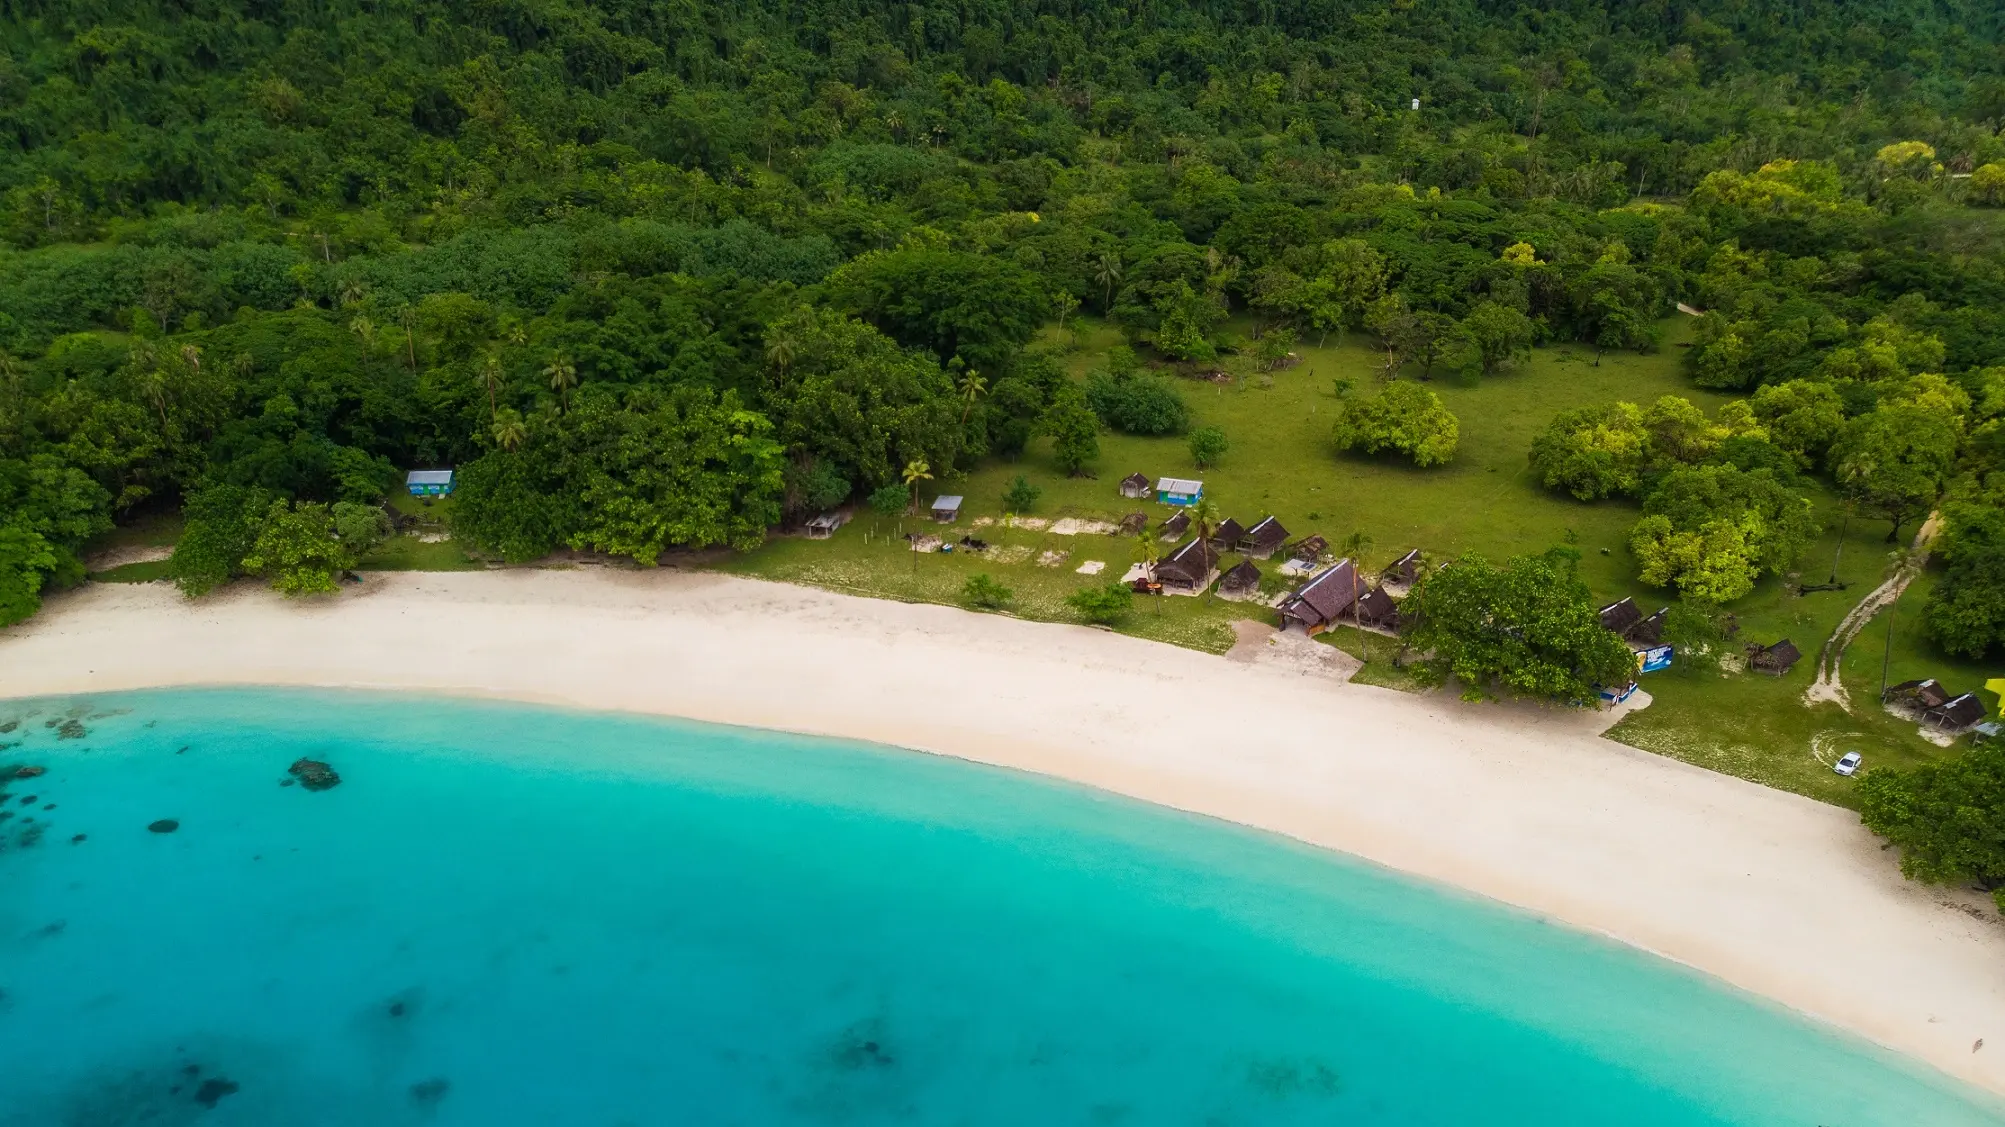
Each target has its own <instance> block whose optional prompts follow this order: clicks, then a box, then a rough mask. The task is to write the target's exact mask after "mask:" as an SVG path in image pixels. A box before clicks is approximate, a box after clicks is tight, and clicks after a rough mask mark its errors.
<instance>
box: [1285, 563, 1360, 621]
mask: <svg viewBox="0 0 2005 1127" xmlns="http://www.w3.org/2000/svg"><path fill="white" fill-rule="evenodd" d="M1360 586H1361V584H1359V582H1358V571H1357V567H1356V565H1355V564H1353V563H1352V562H1351V561H1350V560H1339V561H1337V562H1336V563H1335V564H1334V565H1332V566H1330V567H1326V568H1324V569H1323V570H1322V571H1319V572H1317V573H1316V574H1315V575H1314V576H1311V577H1310V579H1309V581H1308V582H1307V583H1304V584H1302V585H1301V586H1300V587H1298V588H1296V589H1295V593H1294V594H1293V595H1291V596H1289V598H1288V601H1287V602H1284V603H1282V604H1281V628H1282V629H1284V630H1285V629H1287V628H1288V627H1289V626H1290V625H1291V624H1292V625H1297V626H1300V627H1302V628H1303V629H1304V630H1307V631H1309V632H1310V633H1312V634H1313V633H1315V632H1316V631H1318V630H1321V629H1323V628H1325V627H1327V626H1329V625H1330V624H1331V623H1333V622H1335V621H1336V620H1337V616H1338V615H1341V614H1343V613H1344V612H1345V611H1346V610H1349V609H1350V606H1351V604H1352V603H1354V602H1356V601H1357V599H1358V593H1359V590H1358V589H1359V587H1360Z"/></svg>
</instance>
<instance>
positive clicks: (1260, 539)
mask: <svg viewBox="0 0 2005 1127" xmlns="http://www.w3.org/2000/svg"><path fill="white" fill-rule="evenodd" d="M1287 542H1288V530H1287V529H1286V528H1283V527H1282V526H1281V522H1280V521H1278V520H1275V519H1274V518H1273V517H1271V516H1267V517H1262V518H1260V521H1259V522H1258V523H1257V524H1255V525H1254V526H1253V527H1252V528H1249V529H1247V530H1246V532H1245V534H1244V535H1242V536H1240V538H1239V550H1240V551H1242V552H1245V553H1246V554H1247V555H1249V556H1253V557H1254V558H1256V559H1263V560H1264V559H1266V558H1267V557H1269V556H1271V555H1273V554H1274V553H1275V552H1278V551H1280V550H1281V545H1283V544H1286V543H1287Z"/></svg>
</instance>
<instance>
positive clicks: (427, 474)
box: [404, 470, 453, 497]
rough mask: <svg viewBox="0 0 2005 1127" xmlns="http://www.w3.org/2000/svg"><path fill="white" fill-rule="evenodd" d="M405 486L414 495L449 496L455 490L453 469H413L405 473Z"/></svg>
mask: <svg viewBox="0 0 2005 1127" xmlns="http://www.w3.org/2000/svg"><path fill="white" fill-rule="evenodd" d="M404 488H405V489H408V490H410V491H411V496H413V497H448V496H451V495H452V491H453V472H452V471H451V470H412V471H411V472H410V473H407V474H405V475H404Z"/></svg>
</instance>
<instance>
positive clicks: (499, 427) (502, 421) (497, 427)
mask: <svg viewBox="0 0 2005 1127" xmlns="http://www.w3.org/2000/svg"><path fill="white" fill-rule="evenodd" d="M493 430H494V444H495V445H496V446H499V447H501V448H502V449H503V450H507V451H510V452H513V451H516V450H520V449H522V444H523V443H524V442H526V441H528V439H529V428H528V427H526V426H524V425H523V424H522V416H521V415H518V414H516V413H515V412H514V411H510V412H509V413H508V414H506V415H503V416H501V417H500V418H498V419H496V420H495V421H494V426H493Z"/></svg>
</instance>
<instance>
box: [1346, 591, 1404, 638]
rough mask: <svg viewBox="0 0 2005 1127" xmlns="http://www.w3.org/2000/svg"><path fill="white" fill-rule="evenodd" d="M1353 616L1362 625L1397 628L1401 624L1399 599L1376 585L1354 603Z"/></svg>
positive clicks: (1388, 628) (1389, 628)
mask: <svg viewBox="0 0 2005 1127" xmlns="http://www.w3.org/2000/svg"><path fill="white" fill-rule="evenodd" d="M1351 617H1352V618H1354V619H1356V620H1357V623H1358V625H1360V626H1380V627H1384V628H1385V629H1387V630H1393V629H1397V628H1398V626H1399V600H1398V599H1395V598H1393V597H1392V596H1391V595H1388V594H1386V593H1385V590H1384V589H1383V588H1380V587H1374V588H1372V589H1371V590H1369V591H1366V592H1365V593H1364V596H1363V597H1362V598H1360V599H1358V601H1357V602H1356V603H1355V604H1353V605H1352V607H1351Z"/></svg>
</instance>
